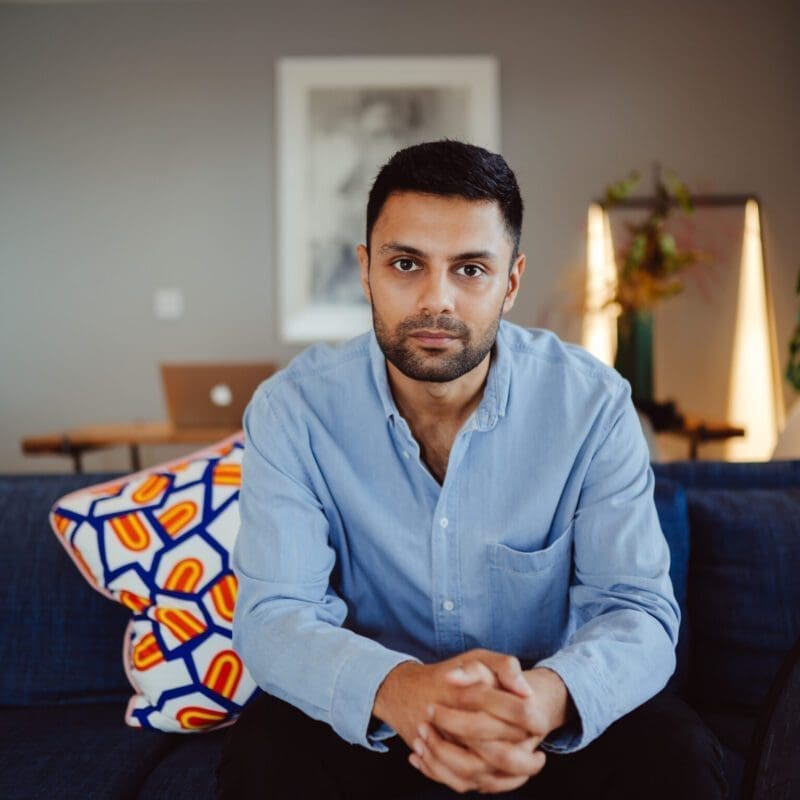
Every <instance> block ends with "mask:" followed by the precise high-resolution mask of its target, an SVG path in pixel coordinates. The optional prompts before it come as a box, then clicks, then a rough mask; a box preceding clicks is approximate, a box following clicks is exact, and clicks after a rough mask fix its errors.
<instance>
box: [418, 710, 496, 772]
mask: <svg viewBox="0 0 800 800" xmlns="http://www.w3.org/2000/svg"><path fill="white" fill-rule="evenodd" d="M419 734H420V739H417V740H416V741H415V742H414V749H415V750H416V751H417V753H419V755H420V756H421V757H422V759H423V761H425V762H426V763H428V764H429V766H432V767H435V768H436V769H439V768H440V767H443V768H444V769H445V770H447V772H448V773H452V774H453V775H455V776H456V777H457V778H458V779H459V780H464V781H467V782H468V783H469V782H473V783H474V779H475V776H476V775H480V774H482V773H484V772H490V771H491V768H490V767H489V765H488V764H487V763H486V762H485V761H484V760H483V759H482V758H481V757H480V756H478V755H476V754H475V753H474V752H473V751H472V750H470V749H468V748H466V747H463V746H462V745H460V744H457V743H455V742H449V741H447V740H446V739H443V738H442V737H441V736H440V735H439V734H438V732H437V731H436V729H435V728H433V727H432V726H431V725H427V724H425V723H423V724H421V725H420V726H419ZM420 744H421V745H422V747H419V746H418V745H420Z"/></svg>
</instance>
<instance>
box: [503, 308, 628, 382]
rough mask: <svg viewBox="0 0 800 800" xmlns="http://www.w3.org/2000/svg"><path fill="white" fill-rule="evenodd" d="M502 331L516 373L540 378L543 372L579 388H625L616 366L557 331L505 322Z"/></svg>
mask: <svg viewBox="0 0 800 800" xmlns="http://www.w3.org/2000/svg"><path fill="white" fill-rule="evenodd" d="M502 331H503V341H504V343H505V345H506V347H507V348H508V351H509V354H510V355H511V360H512V363H513V368H514V369H515V371H522V372H523V373H525V372H531V373H535V374H536V377H537V379H540V378H541V377H542V373H544V374H546V375H547V374H549V375H550V376H551V377H555V376H556V375H558V376H560V377H561V378H562V380H567V381H570V382H572V383H574V384H576V385H577V384H579V385H583V386H585V387H586V388H594V389H604V390H606V391H610V392H613V393H617V392H619V391H622V390H623V389H624V385H625V380H624V378H622V376H621V375H620V374H619V373H618V372H617V371H616V370H615V369H614V368H613V367H610V366H608V365H607V364H604V363H603V362H602V361H601V360H600V359H599V358H597V357H596V356H593V355H592V354H591V353H590V352H589V351H588V350H586V349H585V348H583V347H581V346H580V345H577V344H573V343H571V342H567V341H564V340H563V339H561V338H560V337H559V336H558V335H557V334H555V333H554V332H553V331H550V330H546V329H544V328H524V327H522V326H520V325H515V324H514V323H511V322H506V321H504V322H503V323H502Z"/></svg>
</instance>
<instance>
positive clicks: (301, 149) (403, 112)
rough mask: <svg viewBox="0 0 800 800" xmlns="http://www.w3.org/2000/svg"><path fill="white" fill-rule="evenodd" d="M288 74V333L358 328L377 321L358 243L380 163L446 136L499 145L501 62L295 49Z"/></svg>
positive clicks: (321, 334)
mask: <svg viewBox="0 0 800 800" xmlns="http://www.w3.org/2000/svg"><path fill="white" fill-rule="evenodd" d="M279 80H280V81H281V85H280V86H279V91H278V94H279V99H280V104H279V109H278V113H279V137H278V142H279V164H278V167H279V169H278V172H279V185H280V190H281V191H280V197H279V202H280V205H279V209H278V210H279V215H278V216H279V238H280V241H279V247H278V259H279V272H280V275H281V281H282V284H281V285H282V292H281V299H282V309H281V311H282V313H281V321H282V326H281V328H282V334H283V337H284V338H285V339H286V340H288V341H313V340H316V339H327V340H338V339H344V338H348V337H350V336H353V335H356V334H358V333H360V332H362V331H364V330H366V329H367V328H368V327H369V325H370V314H369V307H368V305H367V302H366V300H365V299H364V297H363V294H362V291H361V285H360V281H359V267H358V258H357V257H356V252H355V249H356V246H357V245H358V244H359V243H361V242H364V241H365V239H366V206H367V198H368V195H369V190H370V187H371V185H372V182H373V181H374V179H375V176H376V175H377V173H378V170H379V169H380V167H381V166H382V165H383V164H384V163H385V162H386V161H387V160H388V159H389V158H390V157H391V155H392V154H393V153H394V152H396V151H397V150H400V149H401V148H403V147H407V146H409V145H412V144H415V143H418V142H424V141H430V140H435V139H441V138H444V137H449V138H454V139H461V140H464V141H472V142H474V143H476V144H481V145H483V146H486V147H490V148H492V149H497V148H498V134H497V124H498V123H497V108H496V103H497V70H496V63H495V62H494V59H490V58H465V59H451V58H436V59H417V58H408V59H403V58H391V59H383V58H352V59H350V58H346V59H285V60H283V61H282V62H281V63H280V65H279Z"/></svg>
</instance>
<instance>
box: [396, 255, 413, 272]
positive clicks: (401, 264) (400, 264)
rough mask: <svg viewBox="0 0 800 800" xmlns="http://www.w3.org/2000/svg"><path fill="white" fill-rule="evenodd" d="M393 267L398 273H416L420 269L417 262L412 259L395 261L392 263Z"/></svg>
mask: <svg viewBox="0 0 800 800" xmlns="http://www.w3.org/2000/svg"><path fill="white" fill-rule="evenodd" d="M392 266H393V267H394V268H395V269H396V270H397V271H398V272H414V271H416V270H417V269H419V267H418V266H417V264H416V262H414V261H413V260H412V259H410V258H398V259H396V260H395V261H392Z"/></svg>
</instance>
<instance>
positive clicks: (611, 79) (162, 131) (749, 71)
mask: <svg viewBox="0 0 800 800" xmlns="http://www.w3.org/2000/svg"><path fill="white" fill-rule="evenodd" d="M799 7H800V6H798V4H797V3H796V2H736V1H735V0H726V1H725V2H722V1H720V2H712V1H711V0H705V1H704V2H703V1H700V0H692V1H691V2H686V1H685V0H680V1H678V2H676V1H675V0H672V2H624V3H622V2H539V3H534V2H510V1H508V0H507V1H506V2H502V1H501V2H493V3H489V2H477V0H461V1H460V2H456V1H455V0H439V1H436V0H434V1H433V2H431V0H426V1H425V2H420V1H418V0H406V2H403V3H398V2H395V0H391V1H389V0H372V2H368V3H367V2H357V0H339V1H338V2H336V3H330V2H326V1H325V0H317V1H316V2H312V1H311V0H294V1H293V2H291V3H288V2H287V3H272V4H268V3H261V4H257V5H256V4H248V5H241V4H232V3H212V4H206V3H168V2H162V3H111V2H106V3H93V4H65V3H59V4H55V5H11V4H5V5H1V6H0V471H50V470H66V469H68V468H69V465H68V463H67V462H66V461H65V460H61V459H56V458H38V459H37V458H30V457H24V456H22V455H21V453H20V452H19V439H20V437H21V436H23V435H25V434H30V433H36V432H41V431H47V430H51V429H58V428H60V427H63V426H72V425H77V424H83V423H89V422H93V421H114V420H126V419H137V418H139V419H148V418H159V417H161V416H162V415H163V405H162V399H161V394H160V386H159V381H158V373H157V368H156V365H157V363H158V362H159V361H161V360H166V359H204V358H205V359H213V358H220V359H249V358H261V357H264V358H273V359H278V360H286V359H287V358H289V357H290V356H291V355H293V354H294V353H295V352H297V349H296V348H289V347H287V346H285V345H282V344H281V343H280V342H279V340H278V335H277V321H276V304H275V288H276V286H275V264H274V260H273V259H274V257H273V231H274V227H273V204H274V200H275V197H274V188H273V176H274V166H273V158H274V153H273V123H274V118H273V117H274V113H273V91H274V87H273V83H274V63H275V59H276V58H277V57H279V56H284V55H337V54H341V55H346V54H376V55H377V54H425V55H428V54H439V53H442V54H446V53H451V54H468V53H489V54H495V55H497V56H498V57H499V58H500V64H501V86H502V141H503V152H504V154H505V155H506V157H507V158H508V160H509V162H510V163H511V165H512V167H514V168H515V170H516V172H517V175H518V178H519V180H520V184H521V186H522V190H523V194H524V197H525V201H526V209H527V218H526V222H525V227H524V231H523V244H524V249H525V250H526V252H527V253H528V256H529V271H528V273H527V274H526V276H525V281H524V285H523V289H522V294H521V297H520V300H519V303H518V305H517V308H516V309H515V311H514V313H513V315H512V319H514V320H515V321H517V322H520V323H522V324H529V325H532V324H541V323H548V322H549V323H550V324H552V325H553V326H554V327H555V328H556V330H558V331H559V332H560V333H561V334H562V335H564V336H565V337H569V338H575V337H576V336H577V335H578V326H577V322H576V319H577V318H574V317H573V318H572V319H571V318H570V317H569V316H568V315H566V314H563V313H561V314H554V309H557V308H559V307H560V306H561V305H563V298H564V297H565V296H567V295H566V294H565V293H567V294H568V291H569V289H570V287H572V286H573V285H574V284H575V283H576V282H579V276H580V269H581V262H582V259H583V254H584V228H585V216H586V207H587V202H588V200H589V199H590V198H592V197H593V196H595V195H596V194H597V192H598V191H599V189H600V188H601V187H603V186H604V185H605V184H606V183H608V182H609V181H610V180H612V179H615V178H618V177H621V176H623V175H625V174H627V172H628V171H629V170H630V169H631V168H632V167H640V168H644V169H647V168H648V165H649V164H650V163H651V161H652V160H653V159H654V158H658V159H660V160H661V161H662V162H663V163H664V164H667V165H669V166H671V167H672V168H674V169H675V170H676V171H677V172H678V173H679V174H680V175H681V176H682V177H683V178H685V179H686V180H687V181H688V182H689V183H690V185H695V186H699V187H702V188H704V189H706V190H713V191H719V192H742V191H755V192H758V193H759V194H760V196H761V198H762V200H763V202H764V209H765V220H766V226H767V228H766V247H767V256H768V259H769V266H770V270H771V276H772V281H773V288H774V291H775V306H776V311H777V322H778V333H779V339H780V342H781V346H782V347H783V346H784V343H785V342H786V341H787V340H788V337H789V334H790V330H791V328H792V326H793V322H794V314H795V307H796V304H795V300H794V297H793V288H794V283H795V275H796V273H797V270H798V267H800V256H798V253H800V225H799V224H798V219H799V218H800V215H799V214H798V212H799V211H800V197H799V194H800V180H798V179H800V146H799V144H798V143H800V48H799V47H798V44H797V43H798V41H800V12H799V11H798V8H799ZM160 286H167V287H170V286H178V287H180V288H182V289H183V291H184V293H185V297H186V303H187V305H186V313H185V316H184V317H183V319H182V320H180V321H177V322H172V323H167V322H159V321H156V320H155V319H154V317H153V313H152V296H153V291H154V289H156V288H157V287H160ZM781 357H782V358H783V352H782V353H781ZM787 397H788V394H787ZM172 454H173V451H172V450H169V449H158V448H149V449H146V450H145V458H146V460H147V461H148V462H149V463H153V462H154V461H156V460H159V459H161V458H165V457H168V456H171V455H172ZM126 466H127V460H126V455H125V453H124V451H109V452H106V453H100V454H96V455H94V456H91V457H89V458H87V467H88V468H89V469H101V468H120V469H125V468H126Z"/></svg>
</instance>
